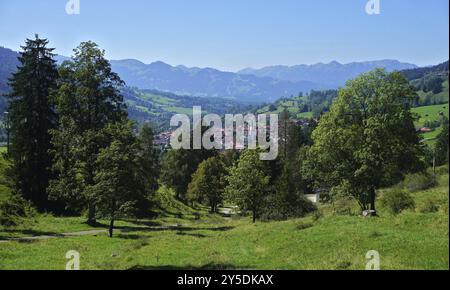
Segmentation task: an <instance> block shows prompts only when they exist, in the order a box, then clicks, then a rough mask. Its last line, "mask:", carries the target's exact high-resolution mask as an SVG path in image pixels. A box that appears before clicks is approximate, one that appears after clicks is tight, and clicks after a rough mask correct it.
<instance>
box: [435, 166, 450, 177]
mask: <svg viewBox="0 0 450 290" xmlns="http://www.w3.org/2000/svg"><path fill="white" fill-rule="evenodd" d="M436 174H437V175H444V174H448V164H446V165H444V166H439V167H437V168H436Z"/></svg>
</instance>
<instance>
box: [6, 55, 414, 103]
mask: <svg viewBox="0 0 450 290" xmlns="http://www.w3.org/2000/svg"><path fill="white" fill-rule="evenodd" d="M17 55H18V53H17V52H14V51H12V50H10V49H7V48H3V47H0V91H5V90H6V89H7V86H6V81H5V80H6V79H7V77H9V76H10V74H11V73H12V72H13V71H14V70H15V67H16V66H17V64H18V61H17ZM56 59H57V61H58V62H59V63H60V62H62V61H64V60H67V59H69V58H68V57H65V56H57V57H56ZM110 62H111V66H112V69H113V70H114V71H115V72H117V73H118V74H119V75H120V77H121V78H122V79H123V80H124V81H125V82H126V84H127V86H131V87H137V88H139V89H145V90H158V91H162V92H168V93H173V94H177V95H186V96H196V97H208V98H226V99H232V100H237V101H241V102H246V103H263V102H273V101H275V100H277V99H279V98H281V97H289V96H291V95H298V93H299V92H303V93H307V92H309V91H310V90H312V89H314V90H321V89H333V88H337V87H339V86H342V85H344V83H345V82H346V81H347V80H348V79H351V78H354V77H356V76H357V75H359V74H361V73H364V72H367V71H369V70H372V69H374V68H376V67H381V68H385V69H386V70H388V71H392V70H404V69H412V68H416V67H417V66H416V65H414V64H409V63H402V62H400V61H397V60H380V61H367V62H353V63H349V64H340V63H338V62H336V61H333V62H330V63H327V64H323V63H319V64H314V65H297V66H271V67H265V68H262V69H251V68H247V69H244V70H241V71H239V72H237V73H233V72H224V71H220V70H217V69H214V68H198V67H191V68H188V67H186V66H182V65H179V66H171V65H169V64H166V63H164V62H161V61H157V62H153V63H150V64H145V63H143V62H141V61H138V60H135V59H124V60H111V61H110Z"/></svg>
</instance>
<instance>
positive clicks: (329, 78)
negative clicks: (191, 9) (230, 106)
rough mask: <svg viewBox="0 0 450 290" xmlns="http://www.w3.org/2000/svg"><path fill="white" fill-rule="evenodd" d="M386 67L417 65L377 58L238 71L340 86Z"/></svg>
mask: <svg viewBox="0 0 450 290" xmlns="http://www.w3.org/2000/svg"><path fill="white" fill-rule="evenodd" d="M375 68H384V69H386V70H387V71H394V70H405V69H414V68H417V66H416V65H414V64H410V63H403V62H400V61H398V60H391V59H386V60H377V61H365V62H352V63H347V64H341V63H339V62H337V61H332V62H330V63H317V64H313V65H304V64H303V65H295V66H282V65H278V66H268V67H263V68H261V69H253V68H246V69H243V70H241V71H239V72H238V73H239V74H241V75H253V76H257V77H270V78H274V79H277V80H284V81H290V82H297V81H299V80H302V81H309V82H313V83H322V84H326V85H327V86H329V87H334V88H337V87H340V86H343V85H345V82H346V81H347V80H349V79H353V78H355V77H357V76H358V75H360V74H362V73H365V72H368V71H370V70H373V69H375Z"/></svg>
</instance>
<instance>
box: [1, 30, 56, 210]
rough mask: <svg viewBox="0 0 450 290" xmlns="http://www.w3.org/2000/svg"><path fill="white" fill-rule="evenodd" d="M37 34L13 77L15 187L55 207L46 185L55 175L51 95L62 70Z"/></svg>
mask: <svg viewBox="0 0 450 290" xmlns="http://www.w3.org/2000/svg"><path fill="white" fill-rule="evenodd" d="M47 45H48V40H47V39H41V38H39V37H38V35H36V37H35V39H27V40H26V42H25V45H24V46H22V52H20V56H19V61H20V66H19V67H18V70H17V72H16V73H14V74H13V76H12V78H11V79H10V82H9V85H10V87H11V93H10V94H9V95H8V96H9V108H8V111H9V113H8V116H9V120H8V121H9V124H10V129H9V133H10V141H11V146H10V150H9V157H10V159H11V161H12V176H13V180H14V186H15V190H16V191H17V192H19V193H21V194H22V195H23V197H25V198H26V199H28V200H30V201H32V202H33V203H34V204H35V205H36V206H37V207H38V209H40V210H52V208H51V205H50V204H49V202H48V198H47V193H46V189H47V186H48V183H49V179H50V176H51V173H50V167H51V157H50V155H49V153H48V151H49V149H50V147H51V144H50V139H51V137H50V134H49V130H51V129H52V128H54V127H55V125H56V123H57V115H56V113H55V110H54V107H53V103H52V102H51V99H50V97H49V95H50V91H51V90H52V89H54V88H55V86H56V79H57V77H58V71H57V68H56V64H55V60H54V59H53V57H54V54H53V53H52V51H53V50H54V49H53V48H48V47H47Z"/></svg>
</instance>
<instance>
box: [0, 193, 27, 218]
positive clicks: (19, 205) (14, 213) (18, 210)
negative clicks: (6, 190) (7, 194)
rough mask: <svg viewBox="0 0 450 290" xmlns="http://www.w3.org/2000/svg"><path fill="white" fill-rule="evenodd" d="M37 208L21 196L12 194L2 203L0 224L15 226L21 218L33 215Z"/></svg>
mask: <svg viewBox="0 0 450 290" xmlns="http://www.w3.org/2000/svg"><path fill="white" fill-rule="evenodd" d="M35 215H36V210H35V209H34V208H33V206H32V205H31V203H30V202H28V201H26V200H25V199H23V198H22V197H21V196H18V195H15V194H14V195H12V196H11V198H9V199H7V200H5V201H3V202H1V203H0V224H1V225H3V226H15V225H17V223H18V222H19V220H20V218H26V217H33V216H35Z"/></svg>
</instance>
